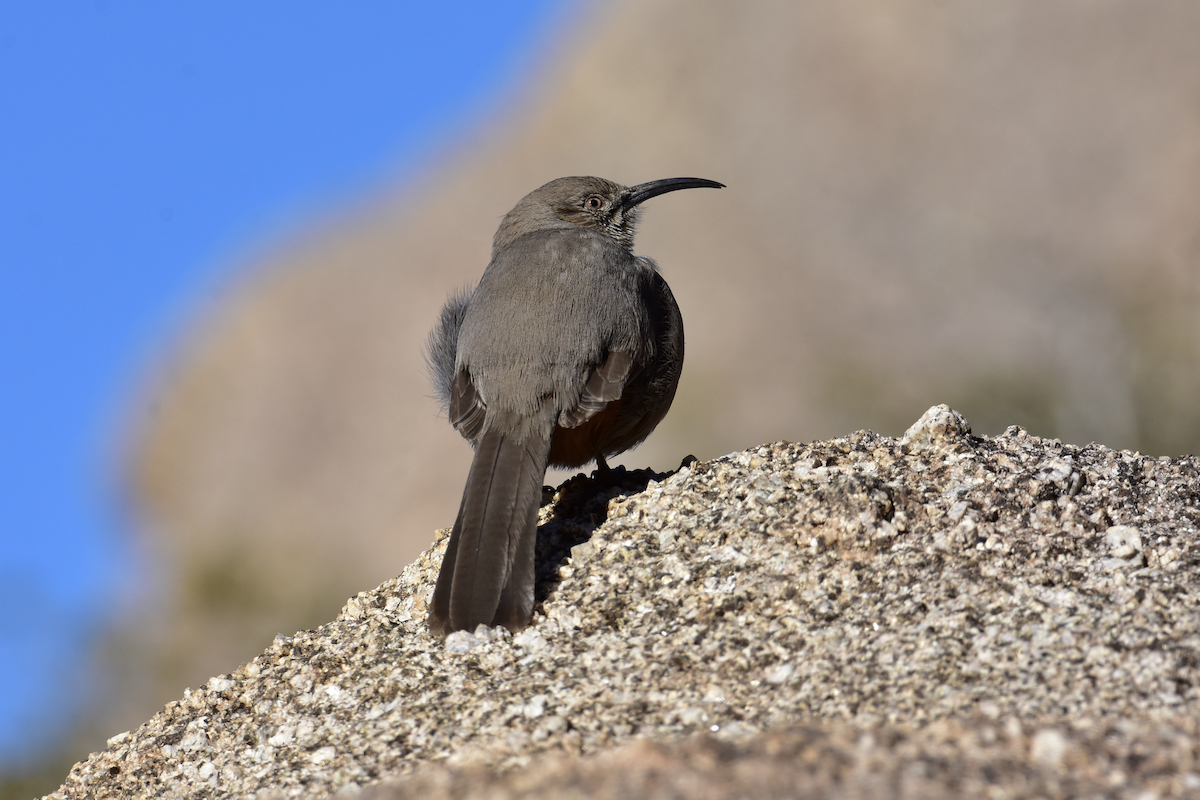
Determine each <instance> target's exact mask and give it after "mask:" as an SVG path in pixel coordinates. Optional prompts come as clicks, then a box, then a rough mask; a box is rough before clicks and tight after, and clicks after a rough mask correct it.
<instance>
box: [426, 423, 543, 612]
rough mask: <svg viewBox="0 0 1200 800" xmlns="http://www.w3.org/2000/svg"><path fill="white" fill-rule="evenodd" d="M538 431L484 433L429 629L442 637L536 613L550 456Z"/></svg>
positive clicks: (431, 609)
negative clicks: (540, 516) (537, 558)
mask: <svg viewBox="0 0 1200 800" xmlns="http://www.w3.org/2000/svg"><path fill="white" fill-rule="evenodd" d="M549 451H550V443H549V441H548V439H546V438H544V437H542V436H539V435H537V434H535V433H526V435H523V436H521V435H517V434H512V433H510V434H503V433H498V432H496V431H495V430H491V431H487V432H485V433H484V434H483V435H482V436H481V437H480V439H479V442H478V445H477V447H476V450H475V458H474V460H473V461H472V462H471V471H470V474H469V475H468V476H467V486H466V488H465V489H464V490H463V499H462V503H461V504H460V506H459V510H458V518H457V519H456V520H455V522H454V528H453V530H452V531H451V533H450V542H449V543H448V544H447V546H446V555H445V558H444V559H443V561H442V568H441V572H440V573H439V575H438V580H437V586H436V587H435V588H434V592H433V603H432V604H431V608H430V612H429V626H430V628H431V629H432V630H434V631H435V632H439V633H449V632H450V631H455V630H473V629H474V628H475V626H476V625H479V624H481V623H482V624H485V625H504V626H505V627H508V628H510V629H513V630H516V629H520V628H522V627H524V626H525V625H527V624H528V623H529V617H530V615H531V614H532V613H533V583H534V563H533V551H534V544H535V542H536V540H537V511H538V507H539V506H540V505H541V497H542V480H543V478H544V476H545V473H546V459H547V457H548V455H549Z"/></svg>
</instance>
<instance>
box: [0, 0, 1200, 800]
mask: <svg viewBox="0 0 1200 800" xmlns="http://www.w3.org/2000/svg"><path fill="white" fill-rule="evenodd" d="M430 5H433V6H436V4H430ZM1197 30H1200V5H1197V4H1195V3H1192V2H1190V0H1176V1H1175V2H1169V1H1164V2H1161V3H1156V4H1154V5H1152V6H1147V5H1144V4H1141V3H1138V2H1136V0H1102V1H1101V2H1097V1H1096V0H1063V2H1060V3H1055V4H1045V3H1042V2H1040V1H1039V0H1013V2H1009V3H1005V4H958V3H950V2H945V0H916V1H915V2H909V3H904V4H895V3H892V2H889V0H854V1H853V2H842V1H841V0H839V1H838V2H834V1H833V0H829V1H828V2H811V3H793V2H788V1H787V0H750V1H748V2H743V3H738V4H731V3H723V2H718V1H717V0H638V1H636V2H635V1H634V0H627V1H625V2H613V3H606V4H603V5H600V4H588V5H586V6H584V5H583V4H580V3H577V2H572V1H570V0H542V1H541V2H537V3H520V4H517V3H511V4H504V3H486V4H485V3H478V4H473V3H466V4H454V5H453V6H449V5H448V6H446V9H445V10H442V9H439V8H436V7H430V8H426V7H424V5H422V6H420V7H418V6H417V5H415V4H414V5H412V6H411V7H409V6H401V5H399V4H395V5H389V4H384V3H381V2H379V3H374V2H364V3H357V4H354V5H353V6H352V7H350V6H339V7H337V8H336V9H335V8H334V7H332V6H327V7H326V6H315V5H314V6H306V7H301V8H297V7H295V6H290V5H289V6H285V5H284V4H283V3H278V2H262V3H257V4H254V5H253V6H250V7H245V6H239V7H237V8H236V9H234V8H233V7H232V6H227V7H222V6H218V5H211V4H210V5H207V6H204V7H200V6H193V7H187V6H171V7H167V6H150V5H148V4H141V5H139V6H137V7H136V8H135V7H133V6H132V5H122V4H116V3H111V4H103V3H96V4H93V5H91V6H88V7H87V8H82V7H79V8H74V9H72V10H71V11H70V12H69V13H68V12H67V11H65V10H64V7H61V6H56V5H53V4H45V5H40V6H36V7H31V8H28V9H24V10H19V9H15V8H14V7H13V6H11V5H10V6H5V7H4V9H3V10H0V116H2V117H3V119H4V122H3V124H0V159H3V162H2V166H3V175H4V178H3V191H2V192H0V200H2V202H3V203H4V207H3V209H0V275H2V277H3V289H2V290H0V303H3V307H2V308H0V326H3V330H2V337H0V347H2V348H3V350H2V353H3V358H4V361H3V375H4V378H3V380H4V384H3V386H4V389H5V391H4V392H3V396H2V397H0V404H2V405H0V411H2V414H0V417H2V419H0V424H2V425H3V431H4V433H3V444H2V449H0V458H2V459H3V460H2V462H0V463H2V468H3V470H4V472H3V476H2V477H3V481H2V487H3V488H2V491H3V493H4V494H3V503H2V506H0V512H2V513H3V517H0V524H2V526H3V527H2V528H0V536H2V541H3V551H2V552H0V613H2V614H3V621H4V625H3V629H2V630H0V654H2V661H0V669H2V670H3V672H2V673H0V678H2V681H0V770H2V771H3V772H2V774H3V776H4V783H3V784H0V785H2V786H3V791H4V792H5V796H14V797H17V796H30V795H32V794H35V793H39V792H43V791H49V790H51V789H53V788H54V786H56V785H57V784H58V783H59V782H60V781H61V779H62V777H63V775H65V772H66V770H67V769H68V768H69V766H70V764H71V763H72V762H74V761H75V760H78V759H80V758H82V757H84V756H86V754H87V753H88V752H89V751H90V750H95V749H99V748H101V747H103V745H104V739H105V738H106V737H108V736H111V735H113V734H115V733H118V732H120V731H123V730H126V729H129V728H134V727H136V726H137V725H138V724H140V723H141V722H143V721H144V720H145V719H147V718H148V717H149V716H150V715H152V714H153V713H155V712H156V711H157V710H158V709H160V708H161V706H162V705H163V704H164V703H166V702H167V701H169V700H172V699H175V698H177V697H178V696H179V695H180V694H181V693H182V691H183V689H184V687H187V686H198V685H200V684H202V683H204V682H205V681H206V680H207V679H208V677H210V676H212V675H216V674H221V673H226V672H230V671H232V670H233V669H235V668H236V667H237V666H238V665H239V664H240V663H242V662H243V661H246V660H248V659H250V658H252V657H253V656H254V655H256V654H257V653H259V652H260V651H261V650H263V649H264V648H265V647H266V646H267V645H268V644H269V643H270V640H271V638H272V637H273V636H274V635H275V634H276V633H285V634H288V633H291V632H293V631H295V630H298V629H302V628H308V627H313V626H316V625H319V624H321V623H323V622H326V621H329V620H331V619H333V617H334V616H336V614H337V612H338V610H339V608H340V607H341V605H342V604H343V603H344V601H345V599H346V598H347V597H349V596H352V595H353V594H355V593H356V592H358V591H362V590H365V589H368V588H372V587H374V586H376V585H377V584H379V583H380V582H382V581H383V580H386V579H387V578H389V577H391V576H393V575H395V574H397V573H398V572H399V571H400V569H401V568H402V567H403V566H404V565H405V564H407V563H408V562H409V561H411V560H412V559H413V558H414V557H415V556H416V554H417V553H418V552H419V551H420V550H422V549H424V548H425V547H427V546H428V544H429V543H430V541H431V539H432V535H433V531H434V529H435V528H438V527H444V526H446V525H448V524H450V523H451V522H452V521H453V515H454V512H455V510H456V509H457V503H458V496H459V492H460V491H461V488H462V484H463V481H464V479H465V475H466V468H467V464H468V461H469V455H470V449H469V447H468V446H467V445H466V444H465V443H463V442H462V440H461V439H460V438H459V437H458V435H457V434H456V433H454V431H453V430H452V429H451V428H450V426H449V425H448V424H447V422H446V420H445V415H444V414H440V413H439V409H438V408H437V406H436V404H435V403H434V401H433V400H431V399H430V394H431V390H430V389H429V388H428V383H427V380H426V376H425V370H424V366H423V364H422V360H421V348H422V346H423V343H424V339H425V336H426V333H427V331H428V329H429V328H430V326H431V325H432V323H433V321H434V319H435V318H436V315H437V312H438V310H439V308H440V306H441V303H442V302H443V301H444V299H445V297H446V296H447V294H448V293H449V292H451V291H452V290H454V289H456V288H459V287H462V286H465V285H469V284H470V283H472V282H473V281H474V280H475V279H477V277H478V275H479V274H480V272H481V271H482V269H483V267H484V265H485V264H486V262H487V257H488V252H489V247H490V241H491V235H492V233H493V232H494V230H495V228H496V225H497V224H498V222H499V219H500V217H501V216H502V215H503V214H504V213H505V212H506V211H507V210H508V209H509V208H511V207H512V206H513V204H514V203H515V202H516V201H517V200H518V199H519V198H520V197H521V196H522V195H524V194H525V193H526V192H528V191H530V190H531V189H533V188H536V187H537V186H539V185H540V184H542V183H544V182H545V181H547V180H549V179H551V178H554V177H558V176H561V175H571V174H594V175H601V176H604V177H607V178H611V179H614V180H617V181H620V182H623V183H627V184H632V183H637V182H641V181H645V180H651V179H654V178H662V177H673V176H677V175H696V176H700V177H706V178H712V179H715V180H720V181H722V182H724V183H727V184H728V187H729V188H727V189H724V190H722V191H720V192H682V193H678V194H673V195H670V196H667V197H664V198H660V199H658V200H655V201H652V202H651V203H648V204H647V206H646V213H645V214H644V215H643V222H642V226H641V232H640V234H639V238H638V244H637V250H638V251H639V252H640V253H642V254H646V255H651V256H653V257H655V258H656V259H657V260H658V261H659V264H660V266H661V268H662V271H663V272H664V274H665V275H666V277H667V279H668V280H669V281H670V283H671V286H672V288H673V290H674V292H675V295H676V297H677V299H678V301H679V304H680V307H681V308H682V310H683V314H684V320H685V324H686V328H687V341H688V354H687V363H686V367H685V369H684V374H683V379H682V382H681V384H680V389H679V393H678V395H677V398H676V401H675V405H674V408H673V410H672V412H671V414H670V415H669V416H668V417H667V419H666V420H665V421H664V422H663V424H662V425H661V426H660V427H659V430H658V431H657V432H656V433H655V435H654V436H652V437H651V438H650V440H649V441H648V442H647V443H646V444H645V445H643V446H642V447H641V448H639V449H638V450H636V451H634V452H633V453H628V454H626V455H625V456H624V457H623V459H621V461H622V462H623V463H626V464H628V465H630V466H653V467H655V468H658V469H669V468H673V467H674V466H676V465H677V464H678V463H679V460H680V459H681V458H682V457H683V456H685V455H687V454H689V453H690V454H694V455H696V456H698V457H700V458H702V459H706V458H712V457H716V456H720V455H722V454H724V453H727V452H730V451H734V450H740V449H744V448H746V447H751V446H754V445H757V444H760V443H762V442H766V441H775V440H780V439H788V440H792V441H805V440H812V439H819V438H828V437H832V436H837V435H841V434H845V433H848V432H850V431H854V430H858V429H863V428H870V429H873V430H876V431H879V432H881V433H885V434H889V435H899V434H900V433H902V432H903V430H904V429H905V427H907V425H909V424H911V423H912V422H913V421H915V420H916V419H917V417H919V416H920V414H921V413H922V412H923V411H924V410H925V409H926V408H928V407H929V406H930V405H933V404H935V403H949V404H950V405H952V406H953V407H955V408H956V409H958V410H959V411H961V412H963V413H964V414H965V415H966V417H967V418H968V419H969V420H970V421H971V422H972V424H973V426H974V428H975V430H976V432H978V433H988V434H995V433H998V432H1000V431H1002V430H1003V429H1004V428H1005V427H1006V426H1008V425H1010V424H1019V425H1022V426H1024V427H1026V428H1028V429H1029V430H1030V431H1031V432H1032V433H1035V434H1038V435H1041V436H1046V437H1058V438H1061V439H1063V440H1064V441H1067V442H1071V443H1076V444H1086V443H1088V442H1090V441H1097V442H1100V443H1102V444H1105V445H1107V446H1110V447H1114V448H1118V449H1122V448H1127V449H1139V450H1141V451H1142V452H1146V453H1150V454H1153V455H1178V454H1181V453H1195V452H1197V451H1200V403H1198V402H1197V399H1196V398H1197V397H1198V396H1200V48H1197V47H1196V46H1195V31H1197ZM561 477H562V476H561V475H552V476H550V477H548V479H547V480H548V482H549V481H555V482H557V481H558V480H561Z"/></svg>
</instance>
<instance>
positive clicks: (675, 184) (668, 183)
mask: <svg viewBox="0 0 1200 800" xmlns="http://www.w3.org/2000/svg"><path fill="white" fill-rule="evenodd" d="M724 188H725V184H723V183H717V182H716V181H710V180H708V179H707V178H663V179H661V180H657V181H649V182H647V183H639V184H638V185H637V186H634V187H632V188H630V190H629V197H626V198H625V202H623V203H621V208H622V209H623V210H625V211H628V210H629V209H631V208H633V207H634V206H636V205H639V204H640V203H644V202H646V201H647V200H649V199H650V198H651V197H658V196H659V195H660V194H666V193H667V192H674V191H676V190H677V189H724Z"/></svg>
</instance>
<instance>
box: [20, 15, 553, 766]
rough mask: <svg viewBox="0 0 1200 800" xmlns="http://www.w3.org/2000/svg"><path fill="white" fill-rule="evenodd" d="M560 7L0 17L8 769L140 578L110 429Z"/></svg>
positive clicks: (61, 702) (68, 698)
mask: <svg viewBox="0 0 1200 800" xmlns="http://www.w3.org/2000/svg"><path fill="white" fill-rule="evenodd" d="M571 9H572V6H571V0H533V1H527V2H459V3H453V4H450V3H442V4H439V3H408V2H379V1H377V0H358V1H357V2H354V3H336V4H335V3H332V2H308V3H295V2H289V3H284V2H280V1H278V0H255V2H251V3H236V4H235V3H232V2H210V3H199V2H176V3H150V2H107V3H105V2H90V3H84V2H78V3H66V2H56V1H53V0H51V1H48V2H33V0H29V1H28V2H15V1H13V0H3V2H0V376H2V377H0V768H2V767H3V766H4V765H5V764H13V763H15V762H16V761H17V760H18V759H19V758H21V757H25V756H28V755H29V754H30V752H32V751H33V750H34V749H36V748H37V747H39V746H46V745H49V744H52V743H53V737H54V735H55V733H56V732H58V731H61V730H62V729H63V726H65V725H66V724H67V723H68V721H69V717H70V710H71V708H72V707H73V704H74V703H76V702H77V701H78V700H79V697H80V696H81V695H82V694H83V693H84V692H85V691H86V690H87V688H88V687H87V685H86V677H85V675H84V674H83V673H82V672H81V671H80V670H79V668H78V667H76V666H73V664H76V663H78V660H79V659H80V658H81V657H82V654H83V653H84V652H85V648H86V647H87V646H88V643H89V636H90V635H92V633H93V632H94V631H96V630H97V628H98V627H99V626H100V625H101V624H102V623H103V621H104V619H105V618H106V615H108V614H110V613H112V610H113V607H114V600H115V598H116V597H117V596H118V593H119V592H120V591H121V587H122V586H123V585H126V584H127V583H128V582H129V581H130V580H131V579H132V578H133V577H134V576H135V570H136V568H135V566H134V561H133V558H134V554H133V553H132V551H131V548H130V547H129V544H128V537H127V535H126V532H125V531H123V530H122V528H121V519H120V515H119V514H118V513H117V512H118V503H117V498H116V496H115V487H116V485H117V479H116V477H115V475H114V474H113V461H114V459H113V454H114V452H115V444H116V442H115V435H114V431H113V427H114V425H115V424H116V423H117V422H118V421H119V419H120V411H121V408H122V403H123V402H124V401H126V400H127V399H128V397H129V395H130V392H131V390H132V388H133V386H134V384H135V382H136V381H137V380H139V378H140V377H142V370H144V369H145V368H146V366H147V364H148V362H149V359H150V358H151V357H152V356H153V355H154V354H155V353H157V352H159V349H160V348H161V347H162V346H164V345H165V344H167V343H168V342H169V341H170V340H171V337H172V335H173V334H174V333H175V330H174V328H173V323H175V322H177V321H178V319H179V317H180V315H181V314H183V313H186V312H187V311H188V309H189V307H190V304H191V302H192V298H196V297H199V296H202V295H203V294H204V293H205V292H208V291H211V290H212V289H213V287H215V286H216V285H217V283H218V279H219V277H220V276H221V274H222V271H223V270H227V269H229V268H230V265H231V264H232V262H233V261H234V260H235V259H237V258H238V257H244V256H245V255H246V254H248V253H252V252H255V251H257V250H258V249H259V248H260V247H261V246H262V245H263V244H264V243H266V242H270V241H277V240H279V239H281V238H283V237H286V236H287V235H288V234H289V232H298V231H300V230H302V229H303V228H304V226H305V225H306V224H307V223H309V222H312V221H315V220H318V219H319V218H321V217H322V215H324V214H328V213H330V212H333V211H337V210H339V209H341V208H344V207H348V206H351V205H352V204H354V203H355V202H361V199H362V198H364V197H368V196H370V195H371V193H372V192H374V191H378V190H379V189H381V188H383V187H384V186H387V185H389V184H392V183H394V182H395V181H397V180H399V179H402V178H403V176H404V175H406V174H411V172H412V171H413V170H415V169H416V168H418V167H419V166H420V164H421V163H422V159H423V158H425V157H427V156H429V155H430V154H431V153H436V152H438V151H439V143H440V142H444V141H445V140H446V139H447V138H451V139H452V138H453V137H454V136H456V135H458V134H459V133H461V132H463V131H465V129H466V128H467V127H469V126H470V125H471V124H472V123H473V122H476V121H478V120H480V119H481V118H482V117H483V116H484V115H485V114H487V113H488V112H489V110H491V109H492V108H493V107H494V104H495V103H496V101H497V100H498V99H500V98H502V97H503V96H505V93H506V92H512V91H513V90H514V89H515V88H516V86H517V84H518V82H519V81H520V79H521V78H522V77H524V76H526V75H527V74H528V73H529V71H530V69H531V68H532V67H533V66H534V60H535V58H536V55H537V54H538V53H540V52H542V51H543V50H544V47H545V45H546V43H547V42H548V40H549V36H550V35H551V34H552V33H553V32H554V31H555V30H558V29H559V26H561V25H562V24H563V23H564V22H565V21H566V20H567V18H568V15H569V13H570V12H571ZM47 709H52V710H53V713H51V714H49V715H47V713H46V711H47ZM46 722H48V723H49V724H48V725H47V724H42V723H46Z"/></svg>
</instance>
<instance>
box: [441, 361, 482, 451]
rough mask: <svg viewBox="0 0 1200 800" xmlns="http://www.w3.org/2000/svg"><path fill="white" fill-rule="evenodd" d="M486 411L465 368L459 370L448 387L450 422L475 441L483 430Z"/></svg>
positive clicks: (464, 436)
mask: <svg viewBox="0 0 1200 800" xmlns="http://www.w3.org/2000/svg"><path fill="white" fill-rule="evenodd" d="M486 411H487V406H485V405H484V403H483V398H481V397H480V396H479V394H478V393H477V392H476V391H475V384H473V383H471V376H470V375H469V374H468V373H467V371H466V370H465V369H464V370H459V372H458V374H457V375H455V376H454V385H453V386H452V387H451V389H450V409H449V416H450V424H451V425H453V426H454V429H455V430H456V431H458V432H459V433H461V434H462V436H463V438H465V439H467V440H468V441H470V442H475V440H477V439H478V438H479V434H480V433H481V432H482V431H483V417H484V412H486Z"/></svg>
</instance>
